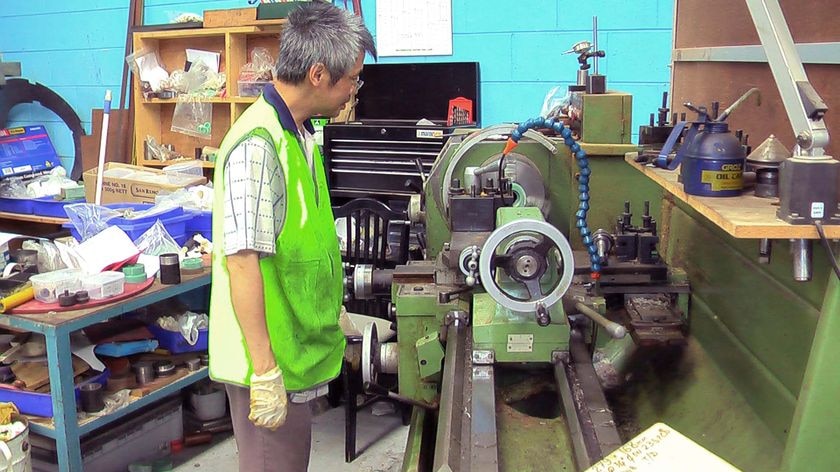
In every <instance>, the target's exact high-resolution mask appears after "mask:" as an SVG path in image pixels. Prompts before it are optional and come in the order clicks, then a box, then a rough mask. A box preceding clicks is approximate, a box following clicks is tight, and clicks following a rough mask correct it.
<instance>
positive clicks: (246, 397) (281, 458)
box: [225, 385, 312, 472]
mask: <svg viewBox="0 0 840 472" xmlns="http://www.w3.org/2000/svg"><path fill="white" fill-rule="evenodd" d="M225 388H226V389H227V395H228V401H229V402H230V416H231V419H232V420H233V436H234V438H235V439H236V448H237V449H238V450H239V471H240V472H306V469H307V467H309V448H310V446H311V443H312V413H311V411H310V409H309V404H308V403H292V402H289V411H288V414H287V416H286V422H285V423H284V424H283V426H281V427H279V428H277V430H275V431H271V430H269V429H266V428H261V427H259V426H256V425H255V424H254V423H252V422H251V420H249V419H248V413H249V412H250V410H251V407H250V405H249V402H250V397H251V395H250V390H248V389H247V388H244V387H238V386H234V385H225Z"/></svg>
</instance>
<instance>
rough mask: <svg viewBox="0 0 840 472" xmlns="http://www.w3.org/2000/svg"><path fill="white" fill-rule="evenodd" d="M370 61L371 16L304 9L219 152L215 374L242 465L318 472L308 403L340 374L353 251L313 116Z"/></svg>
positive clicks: (328, 109)
mask: <svg viewBox="0 0 840 472" xmlns="http://www.w3.org/2000/svg"><path fill="white" fill-rule="evenodd" d="M365 53H369V54H370V55H371V56H372V57H373V58H374V59H375V58H376V48H375V46H374V43H373V37H372V36H371V34H370V31H368V29H367V28H366V27H365V25H364V22H363V21H362V19H361V18H360V17H357V16H354V15H352V14H350V13H348V12H346V11H344V10H341V9H339V8H336V7H334V6H333V5H332V4H330V3H322V2H316V1H313V2H309V3H306V4H304V6H302V7H300V8H298V9H296V10H294V11H293V12H291V13H290V14H289V17H288V23H287V24H286V25H284V28H283V30H282V32H281V34H280V51H279V57H278V59H277V66H276V68H275V75H276V77H275V80H273V81H272V82H271V83H270V84H268V85H267V86H266V87H265V88H264V89H263V93H262V95H260V97H259V98H258V99H257V101H256V102H255V103H254V104H253V105H251V106H250V107H248V109H247V110H245V112H244V113H242V116H241V117H239V119H237V120H236V122H235V123H234V124H233V126H231V129H230V130H229V131H228V133H227V135H226V136H225V138H224V140H223V141H222V144H221V149H220V150H219V154H218V155H219V159H217V161H216V170H215V175H214V182H213V183H214V186H215V197H214V207H213V213H214V218H213V243H214V248H213V284H212V288H211V297H210V345H209V350H210V376H211V378H213V379H214V380H217V381H219V382H223V383H225V384H226V389H227V393H228V398H229V401H230V411H231V417H232V419H233V431H234V436H235V438H236V444H237V447H238V449H239V470H242V471H248V472H254V471H268V470H283V471H306V469H307V466H308V464H309V448H310V442H311V430H312V420H311V416H310V411H309V406H308V404H307V402H308V401H309V400H311V399H313V398H316V397H318V396H320V395H323V394H325V393H326V388H327V383H328V382H329V381H330V380H332V379H334V378H335V377H337V376H338V374H339V372H340V370H341V364H342V359H343V356H344V347H345V341H344V335H343V333H342V331H341V328H340V327H339V322H338V319H339V310H340V308H341V302H342V298H343V283H342V279H343V270H342V265H341V254H340V252H339V246H338V238H337V236H336V232H335V225H334V222H333V214H332V207H331V205H330V197H329V189H328V188H327V182H326V177H325V174H324V167H323V162H322V159H321V155H320V153H319V151H318V147H317V146H316V145H315V142H314V139H313V137H312V134H313V133H314V130H313V128H312V124H311V123H310V121H309V120H310V118H311V117H313V116H323V117H335V116H337V115H338V114H339V113H340V112H341V110H342V109H343V107H344V106H345V104H346V103H347V102H348V101H349V100H350V98H351V96H352V95H353V93H354V92H355V91H356V90H358V88H359V87H360V86H361V84H362V81H361V79H360V78H359V75H360V74H361V72H362V63H363V61H364V57H365Z"/></svg>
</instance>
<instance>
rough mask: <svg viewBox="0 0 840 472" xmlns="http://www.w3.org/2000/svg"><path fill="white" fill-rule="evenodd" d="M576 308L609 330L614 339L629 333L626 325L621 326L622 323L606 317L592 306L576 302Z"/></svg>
mask: <svg viewBox="0 0 840 472" xmlns="http://www.w3.org/2000/svg"><path fill="white" fill-rule="evenodd" d="M575 308H577V309H578V311H580V312H581V313H583V314H584V315H586V316H587V317H588V318H590V319H591V320H592V321H594V322H596V323H598V324H599V325H600V326H601V327H602V328H604V329H605V330H607V332H608V333H610V336H612V338H613V339H621V338H623V337H624V336H626V335H627V330H626V329H625V328H624V326H621V325H620V324H618V323H616V322H614V321H610V320H608V319H606V318H604V316H603V315H601V314H600V313H598V312H597V311H595V310H593V309H592V308H591V307H589V306H587V305H584V304H583V303H580V302H578V303H575Z"/></svg>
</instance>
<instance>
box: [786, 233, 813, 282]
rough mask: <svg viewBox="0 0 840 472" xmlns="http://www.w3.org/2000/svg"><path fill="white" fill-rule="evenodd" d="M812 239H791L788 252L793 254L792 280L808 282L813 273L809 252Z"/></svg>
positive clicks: (811, 246) (811, 248) (811, 249)
mask: <svg viewBox="0 0 840 472" xmlns="http://www.w3.org/2000/svg"><path fill="white" fill-rule="evenodd" d="M812 251H813V241H811V240H810V239H791V241H790V252H791V255H792V256H793V280H796V281H797V282H808V281H809V280H811V276H812V275H813V271H812V267H811V253H812Z"/></svg>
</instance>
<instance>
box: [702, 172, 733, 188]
mask: <svg viewBox="0 0 840 472" xmlns="http://www.w3.org/2000/svg"><path fill="white" fill-rule="evenodd" d="M701 174H702V175H701V176H700V181H701V182H703V183H704V184H709V185H710V186H711V187H712V191H713V192H716V191H719V190H739V189H741V188H743V187H744V183H743V176H744V174H743V172H742V171H740V170H738V171H718V170H704V171H703V172H702V173H701Z"/></svg>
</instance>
